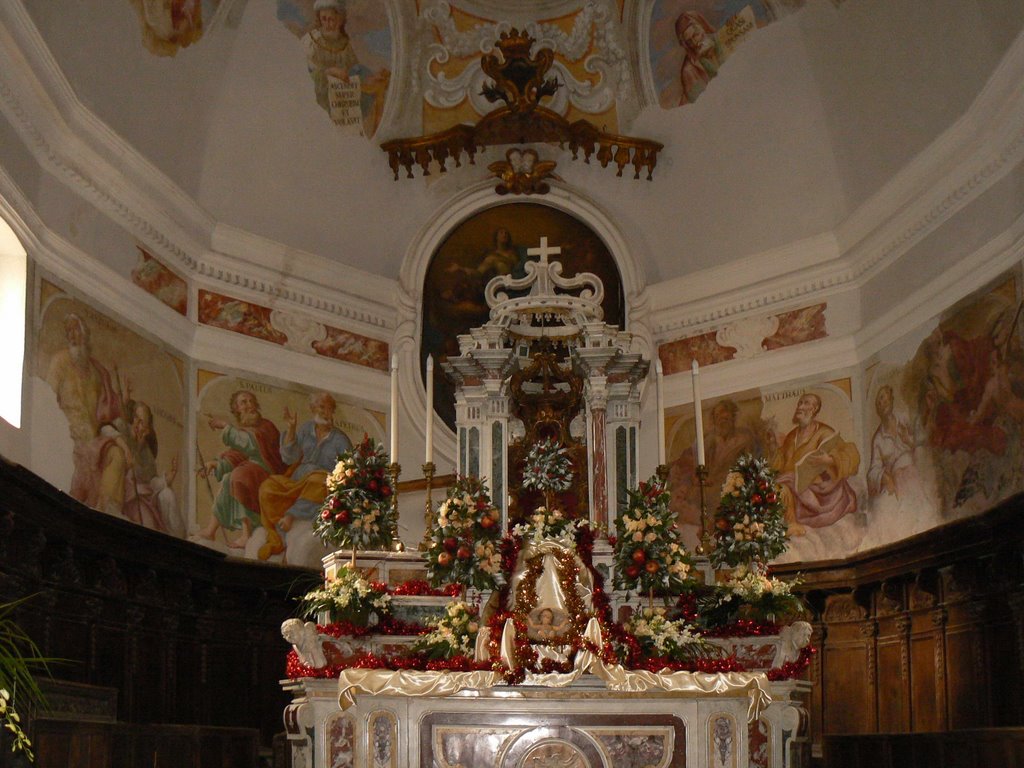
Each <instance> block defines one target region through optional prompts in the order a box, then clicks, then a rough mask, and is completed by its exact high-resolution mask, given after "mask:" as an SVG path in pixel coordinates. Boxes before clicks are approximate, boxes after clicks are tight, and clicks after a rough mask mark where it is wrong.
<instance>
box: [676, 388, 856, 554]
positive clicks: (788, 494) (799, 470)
mask: <svg viewBox="0 0 1024 768" xmlns="http://www.w3.org/2000/svg"><path fill="white" fill-rule="evenodd" d="M702 405H703V409H702V410H703V416H704V424H705V430H704V432H705V434H704V448H705V464H706V466H707V468H708V486H707V491H706V493H707V497H706V498H707V504H708V511H709V515H710V514H713V511H714V508H715V506H716V505H717V502H718V498H719V496H720V494H721V487H722V483H723V482H724V480H725V476H726V474H727V473H728V471H729V468H730V467H732V465H733V464H734V463H735V461H736V459H737V458H738V457H739V456H740V455H742V454H744V453H750V454H753V455H755V456H760V457H765V458H767V459H768V460H769V462H770V463H771V465H772V466H773V467H774V468H775V469H776V471H777V472H778V473H779V480H778V482H779V484H780V485H781V486H782V489H783V502H784V504H785V509H786V522H787V524H788V526H789V532H790V536H791V552H790V555H791V556H792V557H793V559H798V560H804V559H818V558H820V557H827V556H828V555H822V554H818V553H822V552H826V553H827V552H832V551H838V552H840V553H849V552H852V551H854V550H855V549H856V548H857V547H858V546H859V545H860V542H861V539H863V537H864V533H865V516H864V514H863V511H862V510H863V504H862V502H861V499H862V498H863V496H864V488H863V486H864V483H863V480H862V478H861V477H860V474H859V472H860V465H861V451H860V448H859V447H858V444H857V432H856V430H855V429H854V422H853V407H852V405H853V404H852V398H851V380H850V379H840V380H837V381H832V382H822V383H817V384H812V385H806V386H792V387H788V386H787V387H784V388H781V389H774V390H765V391H761V390H754V391H748V392H745V393H741V394H737V395H733V396H729V397H723V398H719V399H717V400H709V401H705V402H704V403H703V404H702ZM666 435H667V439H668V446H667V458H668V463H669V480H668V482H669V490H670V492H671V497H672V500H671V506H672V509H673V510H674V511H675V512H676V515H677V519H678V521H679V525H680V528H681V529H682V530H683V532H684V535H685V536H686V539H687V541H688V542H689V543H690V544H691V546H693V545H696V543H697V539H698V532H699V526H700V489H699V487H698V486H697V483H696V480H695V474H694V470H695V465H696V461H695V448H694V443H695V432H694V419H693V408H692V406H690V405H686V406H680V407H678V408H675V409H670V410H669V411H667V412H666Z"/></svg>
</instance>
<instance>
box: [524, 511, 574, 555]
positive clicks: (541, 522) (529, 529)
mask: <svg viewBox="0 0 1024 768" xmlns="http://www.w3.org/2000/svg"><path fill="white" fill-rule="evenodd" d="M588 525H589V521H587V520H572V519H570V518H568V517H566V516H565V514H564V513H563V512H562V511H561V510H560V509H548V508H547V507H537V509H535V510H534V512H533V514H532V515H530V516H529V517H528V518H526V522H524V523H519V525H516V526H514V527H513V528H512V535H513V536H519V537H521V538H522V540H523V542H524V543H528V542H533V543H538V542H540V541H542V540H544V539H557V538H561V539H563V543H564V544H565V545H566V546H567V547H570V548H572V547H574V546H575V535H576V531H577V530H579V529H580V528H583V527H586V526H588Z"/></svg>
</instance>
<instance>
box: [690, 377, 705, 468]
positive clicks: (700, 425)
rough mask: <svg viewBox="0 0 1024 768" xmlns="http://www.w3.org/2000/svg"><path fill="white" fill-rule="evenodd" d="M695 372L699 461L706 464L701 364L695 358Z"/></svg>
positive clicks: (694, 414) (694, 406)
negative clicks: (701, 401) (701, 397)
mask: <svg viewBox="0 0 1024 768" xmlns="http://www.w3.org/2000/svg"><path fill="white" fill-rule="evenodd" d="M690 370H691V371H692V372H693V418H694V425H695V427H696V429H697V463H698V464H700V465H703V464H704V414H703V413H702V412H701V406H700V366H698V365H697V361H696V360H694V361H693V363H692V364H691V366H690Z"/></svg>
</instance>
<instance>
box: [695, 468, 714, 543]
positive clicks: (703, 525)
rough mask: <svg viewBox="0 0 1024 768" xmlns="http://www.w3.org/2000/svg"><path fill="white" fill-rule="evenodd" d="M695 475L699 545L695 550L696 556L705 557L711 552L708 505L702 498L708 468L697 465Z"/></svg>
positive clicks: (703, 497)
mask: <svg viewBox="0 0 1024 768" xmlns="http://www.w3.org/2000/svg"><path fill="white" fill-rule="evenodd" d="M694 471H695V473H696V475H697V485H698V486H699V487H700V543H699V544H697V549H696V550H695V551H696V553H697V554H698V555H706V554H709V553H710V552H711V537H710V535H709V532H708V505H707V500H706V499H705V496H704V488H705V487H706V486H707V482H708V468H707V467H705V466H704V464H703V463H701V464H698V465H697V467H696V469H695V470H694Z"/></svg>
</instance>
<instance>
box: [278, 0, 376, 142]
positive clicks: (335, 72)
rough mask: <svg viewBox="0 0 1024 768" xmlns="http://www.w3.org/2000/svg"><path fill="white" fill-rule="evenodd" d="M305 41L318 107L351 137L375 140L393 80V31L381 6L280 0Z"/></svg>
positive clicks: (372, 1) (282, 15)
mask: <svg viewBox="0 0 1024 768" xmlns="http://www.w3.org/2000/svg"><path fill="white" fill-rule="evenodd" d="M277 18H278V19H279V20H280V21H281V22H283V23H284V24H285V25H286V26H287V27H288V28H289V29H290V30H291V31H292V32H293V33H295V35H296V36H298V37H299V39H300V45H301V47H302V51H303V53H304V54H305V58H306V69H307V71H308V72H309V77H310V79H311V80H312V90H313V96H314V98H315V99H316V103H317V104H318V105H319V106H320V108H321V109H323V111H324V112H326V113H327V115H328V116H329V117H330V119H331V120H332V121H333V122H334V124H335V125H336V126H338V129H339V130H340V131H341V132H343V133H345V134H348V135H354V136H366V137H370V136H373V135H374V133H376V131H377V127H378V126H379V125H380V119H381V116H382V115H383V113H384V102H385V98H386V96H387V91H388V84H389V82H390V80H391V27H390V23H389V21H388V14H387V8H386V6H385V4H384V3H380V2H378V1H377V0H278V2H277Z"/></svg>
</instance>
